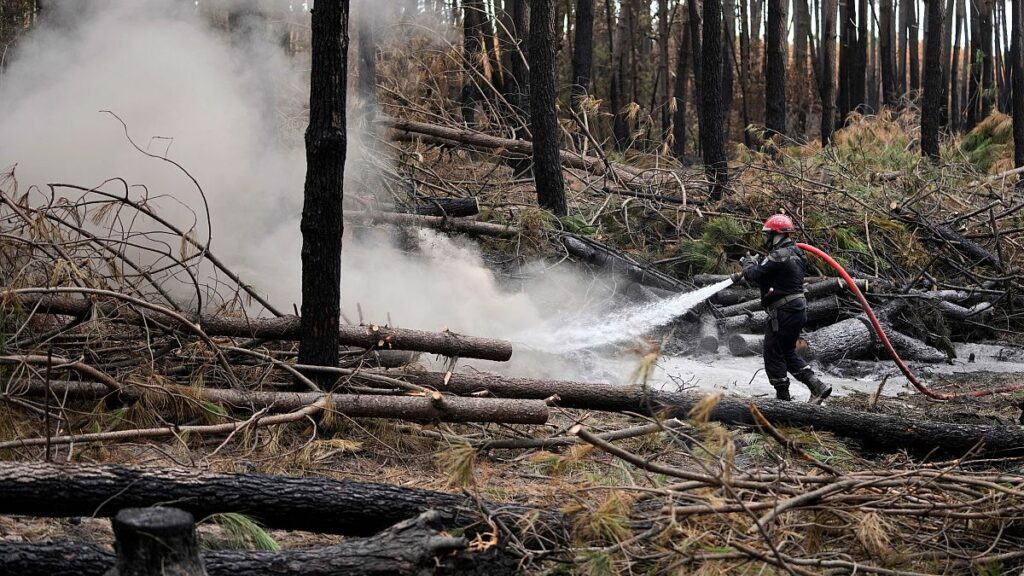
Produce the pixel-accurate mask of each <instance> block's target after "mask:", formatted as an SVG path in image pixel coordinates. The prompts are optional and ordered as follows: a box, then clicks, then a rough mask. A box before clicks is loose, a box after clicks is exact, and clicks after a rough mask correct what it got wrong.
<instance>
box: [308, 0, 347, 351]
mask: <svg viewBox="0 0 1024 576" xmlns="http://www.w3.org/2000/svg"><path fill="white" fill-rule="evenodd" d="M348 10H349V2H348V0H341V1H339V2H323V3H321V4H319V5H317V6H316V7H315V8H313V15H312V34H313V40H312V42H313V56H312V58H313V60H312V72H311V74H310V90H309V128H308V129H307V130H306V185H305V197H304V200H303V205H302V221H301V224H300V227H301V229H302V321H301V333H302V335H301V338H300V340H299V362H300V363H302V364H311V365H321V366H335V365H337V363H338V330H337V326H338V323H339V318H340V314H341V236H342V232H343V230H344V224H343V219H342V190H343V189H344V184H345V149H346V140H345V126H346V123H345V86H346V77H347V74H348V64H347V58H348Z"/></svg>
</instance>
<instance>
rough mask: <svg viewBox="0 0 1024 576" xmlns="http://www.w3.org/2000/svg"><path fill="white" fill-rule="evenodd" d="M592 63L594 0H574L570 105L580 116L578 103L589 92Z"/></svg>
mask: <svg viewBox="0 0 1024 576" xmlns="http://www.w3.org/2000/svg"><path fill="white" fill-rule="evenodd" d="M593 62H594V0H576V38H575V40H574V42H573V46H572V82H571V87H572V88H571V90H572V105H573V109H574V110H576V113H577V114H580V115H582V114H581V112H582V110H581V108H580V102H581V100H582V99H583V98H586V96H587V94H588V93H589V92H590V70H591V67H592V66H593Z"/></svg>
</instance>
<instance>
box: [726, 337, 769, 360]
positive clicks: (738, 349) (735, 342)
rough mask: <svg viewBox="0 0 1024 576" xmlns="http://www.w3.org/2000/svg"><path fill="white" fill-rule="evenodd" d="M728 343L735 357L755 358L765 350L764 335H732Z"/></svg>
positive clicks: (730, 351)
mask: <svg viewBox="0 0 1024 576" xmlns="http://www.w3.org/2000/svg"><path fill="white" fill-rule="evenodd" d="M726 343H727V345H728V346H729V353H730V354H732V355H733V356H754V355H757V354H761V350H762V349H763V348H764V334H730V335H729V339H728V340H727V341H726Z"/></svg>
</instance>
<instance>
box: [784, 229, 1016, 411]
mask: <svg viewBox="0 0 1024 576" xmlns="http://www.w3.org/2000/svg"><path fill="white" fill-rule="evenodd" d="M797 246H798V247H799V248H800V249H801V250H804V251H807V252H810V253H811V254H814V255H815V256H817V257H819V258H821V259H822V260H824V261H825V263H827V264H828V265H829V266H831V267H832V268H835V270H836V272H838V273H839V275H840V276H841V277H842V278H843V280H844V281H845V282H846V285H847V286H848V287H849V288H850V291H851V292H853V295H854V296H856V297H857V302H859V303H860V307H861V308H862V309H863V310H864V314H866V315H867V317H868V320H869V321H870V322H871V326H872V327H873V328H874V329H875V333H876V334H878V339H879V340H880V341H881V342H882V346H884V347H885V350H886V352H888V353H889V357H890V358H892V361H893V362H895V363H896V366H897V367H898V368H899V369H900V372H902V373H903V375H904V376H906V377H907V380H909V381H910V383H911V384H913V385H914V388H917V389H918V391H920V392H921V393H922V394H924V395H925V396H928V397H929V398H934V399H936V400H952V399H953V398H956V396H957V395H956V394H943V393H941V392H935V391H934V390H931V389H930V388H928V387H927V386H925V385H924V383H922V382H921V381H920V380H919V379H918V378H917V376H915V375H914V373H913V372H912V371H911V370H910V367H908V366H907V364H906V362H904V361H903V359H902V358H900V355H899V354H898V353H897V352H896V349H895V348H893V346H892V342H890V341H889V337H888V336H887V335H886V333H885V330H884V329H882V323H881V322H879V321H878V318H877V317H876V316H875V312H874V310H872V309H871V305H870V304H868V300H867V298H865V297H864V293H863V292H861V291H860V288H858V287H857V284H856V282H854V281H853V278H852V277H851V276H850V274H849V273H848V272H847V271H846V269H845V268H843V267H842V266H841V265H840V264H839V263H838V262H836V261H835V259H833V258H832V257H831V256H829V255H828V254H826V253H825V252H823V251H822V250H819V249H818V248H815V247H814V246H811V245H810V244H803V243H800V242H798V243H797ZM1016 390H1024V386H1007V387H1004V388H997V389H994V390H977V391H975V392H971V393H970V396H972V397H975V398H978V397H981V396H988V395H990V394H999V393H1002V392H1014V391H1016Z"/></svg>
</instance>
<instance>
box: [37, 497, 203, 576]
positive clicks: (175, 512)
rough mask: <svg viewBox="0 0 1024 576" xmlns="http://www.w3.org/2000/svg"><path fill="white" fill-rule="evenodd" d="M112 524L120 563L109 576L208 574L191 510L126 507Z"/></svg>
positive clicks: (185, 575)
mask: <svg viewBox="0 0 1024 576" xmlns="http://www.w3.org/2000/svg"><path fill="white" fill-rule="evenodd" d="M113 527H114V537H115V538H116V540H117V562H116V563H115V565H114V568H113V569H112V570H111V571H110V572H108V573H107V576H150V575H151V574H168V575H173V576H206V570H205V569H204V568H203V561H202V560H201V559H200V558H199V539H198V538H197V537H196V523H195V520H194V519H193V518H192V515H191V514H189V513H188V512H185V511H184V510H179V509H177V508H163V507H159V506H158V507H153V508H125V509H123V510H121V511H120V512H118V513H117V516H115V517H114V521H113ZM21 573H22V574H23V572H21Z"/></svg>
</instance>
